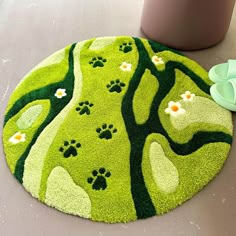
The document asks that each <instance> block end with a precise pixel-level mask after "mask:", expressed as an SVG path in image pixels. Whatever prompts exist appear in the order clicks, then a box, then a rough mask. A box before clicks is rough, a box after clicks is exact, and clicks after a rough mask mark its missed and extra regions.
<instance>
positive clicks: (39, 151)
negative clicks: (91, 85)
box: [23, 43, 83, 198]
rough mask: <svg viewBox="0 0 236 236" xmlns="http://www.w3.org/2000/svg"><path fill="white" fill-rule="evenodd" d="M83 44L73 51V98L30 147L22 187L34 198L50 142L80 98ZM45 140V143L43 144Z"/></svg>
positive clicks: (38, 187) (37, 192)
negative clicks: (81, 51)
mask: <svg viewBox="0 0 236 236" xmlns="http://www.w3.org/2000/svg"><path fill="white" fill-rule="evenodd" d="M82 47H83V43H80V44H77V45H76V47H75V49H74V63H75V65H74V66H75V69H74V74H75V89H74V94H73V98H72V99H71V101H70V102H69V103H68V104H67V106H66V107H65V108H64V109H63V110H62V111H61V112H60V113H59V114H58V115H57V117H55V119H54V120H53V121H52V122H51V123H50V124H49V125H48V126H47V127H46V128H45V129H44V130H43V132H42V133H41V134H40V136H39V137H38V139H37V143H36V144H35V145H34V146H33V147H32V149H31V150H30V153H29V155H28V157H27V160H26V162H25V170H24V176H23V185H24V187H25V188H26V189H27V190H28V191H29V192H30V193H31V194H32V195H33V196H34V197H37V198H38V197H39V190H40V184H41V176H42V171H43V166H44V159H45V156H46V155H47V153H48V151H49V148H50V146H51V145H52V142H53V140H54V138H55V136H56V134H57V132H58V130H59V128H60V126H61V124H62V123H63V121H64V119H65V117H66V116H67V114H68V112H69V111H70V110H71V108H72V107H73V106H75V104H76V102H77V101H78V99H79V98H80V95H81V90H82V78H83V77H82V73H81V71H80V63H79V59H80V50H81V49H82ZM45 140H46V142H45Z"/></svg>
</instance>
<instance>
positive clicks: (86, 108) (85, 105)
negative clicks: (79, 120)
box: [76, 101, 93, 115]
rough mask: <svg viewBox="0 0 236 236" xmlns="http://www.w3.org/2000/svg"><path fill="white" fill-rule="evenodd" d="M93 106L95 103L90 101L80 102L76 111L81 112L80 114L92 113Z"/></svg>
mask: <svg viewBox="0 0 236 236" xmlns="http://www.w3.org/2000/svg"><path fill="white" fill-rule="evenodd" d="M92 106H93V103H90V102H89V101H84V102H80V103H79V106H78V107H77V108H76V111H78V112H79V114H80V115H83V114H87V115H90V108H91V107H92Z"/></svg>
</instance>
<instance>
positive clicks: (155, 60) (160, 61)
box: [152, 55, 164, 65]
mask: <svg viewBox="0 0 236 236" xmlns="http://www.w3.org/2000/svg"><path fill="white" fill-rule="evenodd" d="M152 62H153V63H154V64H155V65H161V64H164V61H163V59H162V58H161V57H158V56H156V55H155V56H153V57H152Z"/></svg>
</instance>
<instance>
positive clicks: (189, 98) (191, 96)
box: [181, 91, 195, 102]
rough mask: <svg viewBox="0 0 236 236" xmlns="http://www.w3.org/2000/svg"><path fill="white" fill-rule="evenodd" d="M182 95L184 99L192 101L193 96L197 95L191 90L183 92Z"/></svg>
mask: <svg viewBox="0 0 236 236" xmlns="http://www.w3.org/2000/svg"><path fill="white" fill-rule="evenodd" d="M181 97H182V98H183V100H184V101H190V102H191V101H192V100H193V98H194V97H195V94H194V93H191V92H189V91H186V92H185V93H184V94H181Z"/></svg>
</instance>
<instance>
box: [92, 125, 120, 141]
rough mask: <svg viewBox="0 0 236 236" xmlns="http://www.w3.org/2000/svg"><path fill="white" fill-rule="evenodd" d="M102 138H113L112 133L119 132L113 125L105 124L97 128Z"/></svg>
mask: <svg viewBox="0 0 236 236" xmlns="http://www.w3.org/2000/svg"><path fill="white" fill-rule="evenodd" d="M96 131H97V133H98V134H99V136H98V137H99V138H100V139H111V138H112V135H113V134H114V133H116V132H117V129H116V128H114V127H113V125H107V124H103V125H102V127H101V128H97V129H96Z"/></svg>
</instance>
